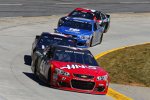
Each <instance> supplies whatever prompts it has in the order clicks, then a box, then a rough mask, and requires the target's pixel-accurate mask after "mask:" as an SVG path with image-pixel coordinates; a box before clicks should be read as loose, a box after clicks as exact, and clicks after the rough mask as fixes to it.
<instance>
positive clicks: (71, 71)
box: [31, 45, 109, 94]
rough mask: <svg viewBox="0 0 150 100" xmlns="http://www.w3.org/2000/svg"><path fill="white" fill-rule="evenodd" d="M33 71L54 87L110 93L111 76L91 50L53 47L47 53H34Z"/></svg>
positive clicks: (85, 91)
mask: <svg viewBox="0 0 150 100" xmlns="http://www.w3.org/2000/svg"><path fill="white" fill-rule="evenodd" d="M31 69H32V71H33V72H34V74H35V75H36V76H37V77H39V78H40V79H41V80H44V82H47V83H48V84H50V86H51V87H54V88H58V89H63V90H69V91H76V92H84V93H91V94H106V93H107V90H108V85H109V76H108V73H107V72H106V71H105V70H104V69H102V68H101V67H99V66H98V64H97V62H96V60H95V58H94V57H93V55H92V54H91V52H90V51H89V50H83V49H78V48H75V47H65V46H53V45H51V46H49V47H48V48H46V50H45V51H44V52H43V53H40V52H39V51H36V52H34V54H33V59H32V67H31Z"/></svg>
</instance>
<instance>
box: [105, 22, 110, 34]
mask: <svg viewBox="0 0 150 100" xmlns="http://www.w3.org/2000/svg"><path fill="white" fill-rule="evenodd" d="M108 29H109V23H106V25H105V29H104V33H106V32H107V31H108Z"/></svg>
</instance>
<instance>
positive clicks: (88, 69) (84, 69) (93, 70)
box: [51, 61, 107, 76]
mask: <svg viewBox="0 0 150 100" xmlns="http://www.w3.org/2000/svg"><path fill="white" fill-rule="evenodd" d="M51 64H52V65H53V66H54V67H55V68H59V69H61V70H63V71H66V72H69V73H70V74H85V75H92V76H102V75H106V74H107V72H106V71H105V70H104V69H102V68H101V67H99V66H89V65H83V64H79V63H73V62H60V61H52V62H51Z"/></svg>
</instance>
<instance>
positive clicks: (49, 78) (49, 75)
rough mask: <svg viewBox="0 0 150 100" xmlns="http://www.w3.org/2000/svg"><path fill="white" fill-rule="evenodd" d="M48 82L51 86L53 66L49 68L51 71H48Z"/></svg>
mask: <svg viewBox="0 0 150 100" xmlns="http://www.w3.org/2000/svg"><path fill="white" fill-rule="evenodd" d="M47 78H48V79H47V84H48V86H50V83H51V68H50V69H49V71H48V76H47Z"/></svg>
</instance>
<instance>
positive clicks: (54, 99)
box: [0, 0, 150, 100]
mask: <svg viewBox="0 0 150 100" xmlns="http://www.w3.org/2000/svg"><path fill="white" fill-rule="evenodd" d="M43 1H44V2H43ZM43 1H40V0H32V1H27V0H13V1H9V0H0V16H1V17H5V18H0V100H41V99H42V100H49V99H50V100H60V99H61V100H70V99H73V100H74V99H76V100H83V99H86V100H91V99H95V100H113V98H112V97H110V96H107V95H106V96H105V95H100V96H99V95H89V94H83V93H75V92H68V91H62V90H56V89H52V88H48V87H46V86H44V85H43V84H42V83H41V82H39V80H37V79H35V78H34V77H33V74H32V73H31V69H30V50H31V44H32V42H33V39H34V37H35V35H36V34H40V33H41V32H43V31H50V32H53V28H54V27H56V22H57V20H58V18H59V16H50V17H49V16H48V17H17V18H15V17H13V16H41V15H54V14H55V15H58V14H64V13H67V12H70V11H71V10H72V9H73V8H75V7H79V6H82V7H88V8H89V7H90V8H93V9H98V10H99V9H101V10H102V11H104V12H113V13H114V12H120V14H111V16H112V19H111V27H110V30H109V31H108V33H106V34H105V35H104V39H103V42H102V44H101V45H97V46H95V47H92V48H90V50H91V51H92V53H93V54H94V55H97V54H99V53H100V52H104V51H106V50H109V49H113V48H118V47H122V46H127V45H135V44H141V43H144V42H150V39H149V37H150V34H149V33H150V30H149V27H150V14H146V13H143V12H149V11H150V7H149V6H150V3H149V1H146V0H129V1H127V0H126V1H123V0H118V1H116V0H107V1H105V2H102V1H97V0H94V1H93V2H95V3H91V2H89V1H87V0H85V1H84V2H83V1H82V2H81V1H80V4H79V3H78V2H72V1H69V0H68V1H67V0H55V1H52V0H51V1H50V0H43ZM122 12H128V13H127V14H121V13H122ZM133 12H142V13H139V14H134V13H133ZM61 16H62V15H61ZM7 17H13V18H7ZM110 87H111V88H113V89H115V90H117V91H118V92H120V93H123V94H125V95H126V96H129V97H131V98H133V99H135V100H148V99H149V98H150V96H149V93H150V89H149V88H144V87H136V86H134V87H131V86H126V85H116V84H110Z"/></svg>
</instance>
